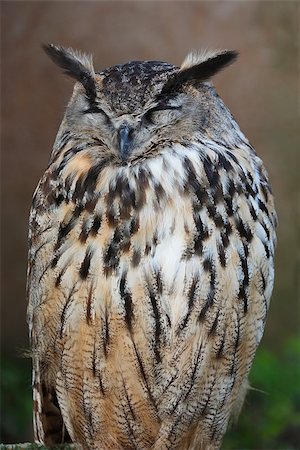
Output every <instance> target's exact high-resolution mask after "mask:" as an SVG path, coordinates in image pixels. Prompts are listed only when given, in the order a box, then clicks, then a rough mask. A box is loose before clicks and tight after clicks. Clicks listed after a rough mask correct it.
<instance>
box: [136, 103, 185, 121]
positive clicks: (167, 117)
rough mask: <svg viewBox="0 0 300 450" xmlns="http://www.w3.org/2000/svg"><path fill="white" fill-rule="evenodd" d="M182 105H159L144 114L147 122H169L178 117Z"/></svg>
mask: <svg viewBox="0 0 300 450" xmlns="http://www.w3.org/2000/svg"><path fill="white" fill-rule="evenodd" d="M181 109H182V107H181V106H170V105H157V106H155V107H154V108H151V109H149V110H148V111H147V112H146V113H145V114H144V116H143V119H144V121H145V122H148V123H150V124H162V125H164V124H167V123H169V122H172V121H173V120H175V119H177V118H178V116H179V115H180V114H179V112H180V110H181Z"/></svg>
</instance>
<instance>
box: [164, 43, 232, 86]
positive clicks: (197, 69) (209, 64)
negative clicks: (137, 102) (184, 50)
mask: <svg viewBox="0 0 300 450" xmlns="http://www.w3.org/2000/svg"><path fill="white" fill-rule="evenodd" d="M237 56H238V53H237V52H236V51H233V50H225V51H222V52H204V53H202V54H195V53H191V54H189V55H188V56H187V57H186V58H185V60H184V62H183V63H182V66H181V68H180V69H179V71H178V72H176V73H175V74H174V75H173V76H172V77H171V78H170V79H169V80H168V81H167V82H166V84H165V85H164V87H163V90H162V93H163V94H165V93H167V92H170V91H173V90H176V89H179V88H180V87H181V86H182V85H183V84H185V83H193V82H197V83H201V82H203V81H206V80H209V79H210V78H211V77H213V76H214V75H215V74H216V73H218V72H219V71H220V70H222V69H224V68H225V67H226V66H228V65H229V64H231V63H233V62H234V61H235V60H236V58H237Z"/></svg>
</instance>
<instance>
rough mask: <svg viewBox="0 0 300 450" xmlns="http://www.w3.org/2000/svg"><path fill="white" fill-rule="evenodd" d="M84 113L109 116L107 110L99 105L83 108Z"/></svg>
mask: <svg viewBox="0 0 300 450" xmlns="http://www.w3.org/2000/svg"><path fill="white" fill-rule="evenodd" d="M83 114H103V115H104V116H106V117H107V118H108V115H107V114H106V112H105V111H103V109H101V108H99V106H97V105H91V106H90V107H89V108H87V109H85V110H83Z"/></svg>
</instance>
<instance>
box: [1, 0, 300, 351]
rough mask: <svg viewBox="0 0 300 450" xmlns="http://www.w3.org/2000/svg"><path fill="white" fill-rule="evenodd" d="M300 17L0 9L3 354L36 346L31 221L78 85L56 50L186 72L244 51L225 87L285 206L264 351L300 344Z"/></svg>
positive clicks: (223, 7) (25, 5) (218, 11)
mask: <svg viewBox="0 0 300 450" xmlns="http://www.w3.org/2000/svg"><path fill="white" fill-rule="evenodd" d="M298 11H299V3H298V2H272V1H268V2H254V1H251V2H242V1H241V2H235V1H232V2H229V1H228V2H227V1H222V2H211V1H207V2H171V1H165V2H152V1H148V2H142V1H140V2H139V1H135V2H115V1H111V2H100V1H99V2H97V1H95V2H89V1H82V2H79V1H78V2H58V1H53V2H50V1H49V2H47V1H46V2H43V1H36V2H27V1H22V2H17V1H7V2H2V108H3V110H2V130H3V134H2V148H1V150H2V198H3V203H2V215H1V219H2V248H1V250H2V314H1V319H2V327H1V328H2V330H1V332H2V341H1V342H2V352H3V353H4V354H10V355H14V354H15V355H17V352H18V351H19V350H18V349H20V348H26V347H27V345H28V342H27V327H26V318H25V316H26V298H25V279H26V258H27V256H26V253H27V220H28V211H29V208H30V202H31V196H32V193H33V190H34V188H35V186H36V184H37V181H38V179H39V177H40V176H41V174H42V172H43V170H44V169H45V167H46V164H47V160H48V156H49V154H50V150H51V147H52V144H53V141H54V138H55V135H56V132H57V129H58V126H59V123H60V120H61V118H62V115H63V112H64V108H65V105H66V103H67V101H68V99H69V96H70V94H71V91H72V85H73V83H72V81H71V80H70V79H66V78H65V77H64V76H63V75H62V74H61V73H60V71H59V69H58V68H57V67H55V66H54V65H53V63H52V62H51V61H50V60H49V59H48V58H47V57H46V55H45V54H44V53H43V52H42V50H41V47H40V46H41V43H48V42H53V43H56V44H61V45H64V46H72V47H74V48H77V49H81V50H84V51H87V52H90V53H92V54H94V61H95V67H96V69H98V70H100V69H103V68H105V67H107V66H110V65H114V64H118V63H122V62H125V61H128V60H133V59H134V60H143V59H155V60H163V61H169V62H172V63H175V64H177V65H179V64H180V63H181V61H182V60H183V59H184V57H185V55H186V54H187V53H188V52H189V51H190V50H191V49H203V48H212V49H215V48H221V49H223V48H230V49H237V50H238V51H239V52H240V58H239V60H238V62H237V63H236V64H235V65H234V66H232V67H230V68H229V69H227V70H226V71H224V72H223V73H222V74H220V75H218V76H217V77H216V79H215V84H216V86H217V89H218V91H219V93H220V95H221V96H222V97H223V99H224V100H225V102H226V103H227V105H228V106H229V107H230V109H231V111H232V113H233V114H234V116H235V117H236V119H237V121H238V123H239V124H240V126H241V128H242V130H243V131H244V132H245V134H246V135H247V137H248V138H249V139H250V141H251V143H252V144H253V145H254V147H255V148H256V149H257V152H258V154H259V155H260V156H261V157H262V158H263V160H264V162H265V165H266V167H267V169H268V171H269V174H270V178H271V181H272V185H273V190H274V193H275V197H276V205H277V209H278V215H279V229H278V249H277V257H276V283H275V290H274V296H273V299H272V304H271V309H270V314H269V320H268V323H267V328H266V333H265V337H264V340H263V345H264V346H266V347H268V348H273V349H275V350H276V349H277V348H278V347H280V345H281V342H282V341H283V340H284V339H285V338H287V337H288V336H289V335H291V334H295V333H296V331H297V328H298V323H299V315H298V313H299V307H298V303H297V289H298V287H297V263H296V261H297V245H298V243H299V241H298V240H297V221H298V217H297V214H296V212H297V200H298V199H297V197H298V195H297V190H298V189H297V187H298V167H299V133H298V127H299V123H298V120H299V117H298V106H299V105H298V101H299V93H298V91H297V82H298V80H297V75H298V73H297V72H298V71H297V64H298V49H297V45H298V36H299V30H298V27H299V25H298V20H299V15H298ZM298 233H299V227H298Z"/></svg>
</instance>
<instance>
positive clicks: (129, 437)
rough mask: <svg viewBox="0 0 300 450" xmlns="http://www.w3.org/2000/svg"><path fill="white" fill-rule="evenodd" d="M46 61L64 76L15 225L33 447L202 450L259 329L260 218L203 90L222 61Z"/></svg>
mask: <svg viewBox="0 0 300 450" xmlns="http://www.w3.org/2000/svg"><path fill="white" fill-rule="evenodd" d="M45 50H46V52H47V54H48V55H49V56H50V57H51V58H52V60H53V61H54V62H55V63H56V64H58V65H59V66H60V67H61V68H63V69H64V71H65V73H67V74H68V75H70V76H71V77H73V78H75V79H76V81H77V82H76V84H75V88H74V92H73V95H72V98H71V100H70V103H69V105H68V107H67V110H66V113H65V116H64V119H63V121H62V124H61V126H60V128H59V131H58V135H57V138H56V141H55V144H54V148H53V151H52V154H51V158H50V163H49V166H48V168H47V169H46V171H45V173H44V175H43V177H42V178H41V180H40V182H39V184H38V187H37V189H36V191H35V194H34V198H33V205H32V210H31V216H30V233H29V246H30V250H29V268H28V295H29V306H28V321H29V328H30V337H31V343H32V351H33V393H34V433H35V440H36V441H37V442H44V443H46V444H48V445H50V444H54V443H60V442H63V441H70V440H71V441H74V442H78V443H80V444H81V445H82V447H83V448H85V449H102V450H108V449H139V450H143V449H152V450H163V449H209V450H213V449H218V448H219V447H220V445H221V442H222V438H223V435H224V433H225V431H226V427H227V424H228V420H229V418H230V416H231V415H232V414H234V413H235V411H237V410H239V408H240V407H241V404H242V400H243V396H244V394H245V391H246V388H247V376H248V373H249V370H250V367H251V364H252V360H253V357H254V354H255V351H256V348H257V346H258V344H259V342H260V340H261V337H262V334H263V329H264V325H265V321H266V316H267V310H268V304H269V299H270V295H271V291H272V285H273V255H274V245H275V232H274V228H275V224H276V214H275V211H274V204H273V197H272V194H271V191H270V186H269V182H268V178H267V174H266V171H265V169H264V167H263V164H262V161H261V160H260V159H259V157H258V156H257V155H256V153H255V151H254V149H253V148H252V146H251V145H250V144H249V142H248V140H247V139H246V138H245V136H244V135H243V133H242V132H241V131H240V129H239V127H238V125H237V123H236V122H235V120H234V118H233V117H232V115H231V114H230V112H229V110H228V109H227V108H226V106H225V105H224V103H223V102H222V100H221V99H220V98H219V97H218V95H217V93H216V91H215V89H214V87H213V86H212V84H211V82H210V81H209V80H210V78H211V77H212V76H213V75H214V74H215V73H217V72H218V71H219V70H220V69H222V68H223V67H225V66H226V65H228V64H229V63H231V62H232V61H233V60H234V59H235V58H236V53H235V52H232V51H222V52H211V53H203V54H199V55H194V54H192V55H189V56H188V57H187V58H186V59H185V61H184V63H183V64H182V66H181V67H180V68H178V67H175V66H173V65H171V64H168V63H165V62H158V61H144V62H138V61H134V62H129V63H127V64H122V65H117V66H115V67H111V68H109V69H106V70H103V71H102V72H95V71H94V68H93V64H92V61H91V59H90V58H88V57H86V56H85V55H82V54H80V53H78V52H75V51H73V50H71V49H64V48H62V47H56V46H53V45H49V46H45Z"/></svg>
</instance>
